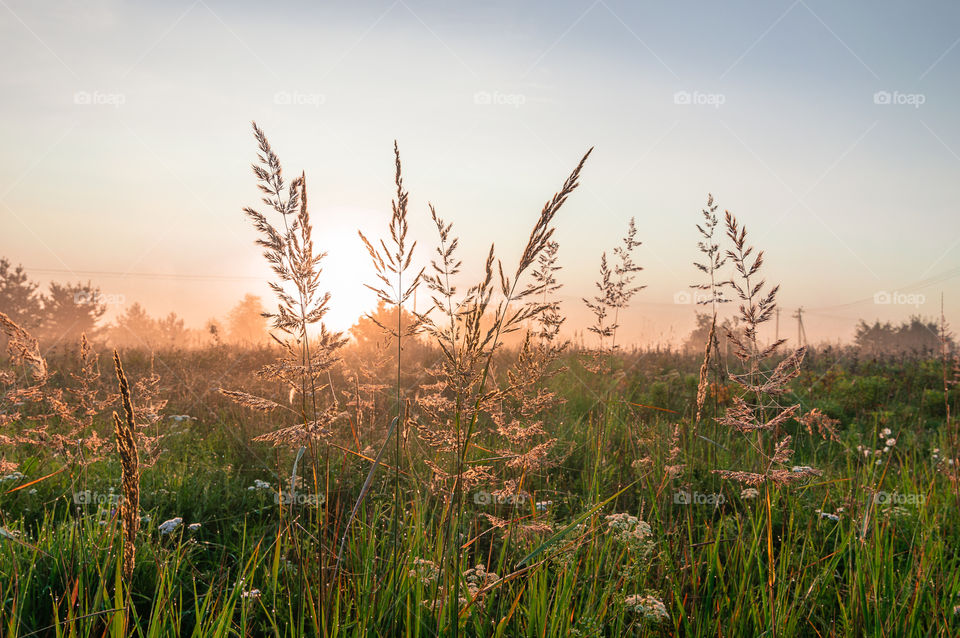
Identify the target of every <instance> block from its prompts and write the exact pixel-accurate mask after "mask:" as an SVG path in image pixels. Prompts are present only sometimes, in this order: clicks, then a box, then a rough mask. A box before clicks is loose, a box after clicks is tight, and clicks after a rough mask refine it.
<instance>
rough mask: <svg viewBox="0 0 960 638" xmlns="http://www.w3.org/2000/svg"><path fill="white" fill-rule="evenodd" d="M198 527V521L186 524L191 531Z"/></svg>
mask: <svg viewBox="0 0 960 638" xmlns="http://www.w3.org/2000/svg"><path fill="white" fill-rule="evenodd" d="M200 527H201V525H200V523H190V524H189V525H187V529H188V530H190V531H191V532H195V531H197V530H198V529H200Z"/></svg>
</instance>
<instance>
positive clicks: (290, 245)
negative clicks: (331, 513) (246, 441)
mask: <svg viewBox="0 0 960 638" xmlns="http://www.w3.org/2000/svg"><path fill="white" fill-rule="evenodd" d="M253 134H254V137H255V139H256V140H257V146H258V148H259V154H258V156H257V157H258V160H259V163H258V164H254V165H253V167H252V168H253V172H254V175H255V176H256V177H257V181H258V184H257V186H258V187H259V188H260V190H261V191H262V192H263V193H264V197H263V198H262V201H263V203H264V204H265V205H267V206H268V207H269V208H271V209H273V211H274V212H275V213H277V214H278V215H279V218H280V221H281V222H282V225H281V224H278V225H274V224H272V223H271V222H270V221H269V220H268V219H267V218H266V216H264V215H263V214H261V213H260V212H258V211H257V210H255V209H253V208H249V207H248V208H244V212H245V213H246V215H247V217H249V218H250V220H251V221H252V222H253V225H254V228H256V229H257V231H259V232H260V235H261V237H260V238H259V239H257V241H256V243H257V245H259V246H260V247H261V248H263V256H264V258H265V259H266V260H267V263H268V264H269V265H270V267H271V269H272V270H273V272H274V274H275V275H276V277H277V280H276V281H271V282H270V283H269V285H270V289H271V290H272V291H273V292H274V294H275V296H276V298H277V302H278V303H277V307H276V310H275V311H273V312H266V313H264V317H265V318H267V319H269V320H270V323H271V326H272V327H273V328H274V329H275V330H277V331H278V332H279V336H278V335H272V336H273V338H274V340H275V341H276V342H277V343H278V344H279V345H280V347H281V348H282V353H283V354H282V356H281V358H280V359H279V360H278V361H277V362H276V363H272V364H269V365H266V366H264V367H263V368H262V369H261V370H260V371H259V373H258V376H260V377H261V378H265V379H268V380H274V381H279V382H281V383H282V384H283V385H284V386H286V388H287V390H291V391H294V392H295V393H298V394H297V395H298V396H299V397H300V399H301V405H300V410H299V414H300V416H301V423H299V424H297V425H294V426H291V427H287V428H283V429H282V430H278V431H277V432H272V433H267V434H264V435H261V436H259V437H256V440H262V441H268V442H270V443H273V444H274V445H281V444H298V445H299V444H307V445H312V444H313V443H315V442H318V441H320V440H322V439H324V438H326V436H327V435H328V434H329V431H330V430H329V427H328V426H330V425H331V424H332V422H333V420H334V419H335V418H337V417H338V416H339V414H340V412H339V410H338V409H337V398H336V394H335V393H334V392H333V389H332V388H331V389H330V395H331V397H332V405H329V406H324V405H322V401H321V399H320V397H319V392H320V391H322V390H323V389H324V388H325V387H326V384H324V383H323V381H322V377H323V376H325V375H327V374H328V372H329V370H330V369H331V368H332V367H333V366H334V365H335V364H336V363H337V361H339V354H338V351H339V349H340V348H341V347H342V346H343V344H344V343H345V342H346V340H345V339H344V338H343V335H342V334H341V333H338V332H330V331H328V330H327V328H326V325H324V323H323V318H324V316H325V315H326V313H327V307H328V304H329V302H330V293H328V292H324V293H321V292H320V274H321V273H322V270H323V269H322V262H323V258H324V257H326V253H325V252H318V251H317V250H316V248H315V246H314V243H313V226H312V224H311V220H310V212H309V209H308V208H307V180H306V175H304V174H301V175H300V176H299V177H297V178H296V179H294V180H293V181H292V182H291V183H290V184H289V185H287V184H286V182H285V180H284V178H283V169H282V167H281V165H280V159H279V158H278V157H277V155H276V153H274V151H273V149H272V148H271V146H270V143H269V141H268V140H267V137H266V135H265V134H264V132H263V131H262V130H261V129H260V127H258V126H257V124H256V123H255V122H254V123H253ZM318 324H319V329H318V333H319V334H315V335H313V336H312V337H311V335H310V333H309V331H310V329H311V327H312V326H316V325H318ZM221 392H222V393H223V394H224V395H225V396H228V397H230V398H232V399H234V400H235V401H237V402H239V403H240V404H241V405H245V406H246V407H250V408H253V409H256V410H261V411H266V410H269V409H273V408H274V407H275V406H277V405H278V404H277V402H275V401H271V400H270V399H266V398H262V397H256V396H253V395H250V394H247V393H245V392H239V391H233V390H227V391H224V390H222V389H221Z"/></svg>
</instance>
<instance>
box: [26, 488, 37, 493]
mask: <svg viewBox="0 0 960 638" xmlns="http://www.w3.org/2000/svg"><path fill="white" fill-rule="evenodd" d="M36 493H37V488H35V487H32V488H30V491H29V492H27V494H31V495H32V494H36Z"/></svg>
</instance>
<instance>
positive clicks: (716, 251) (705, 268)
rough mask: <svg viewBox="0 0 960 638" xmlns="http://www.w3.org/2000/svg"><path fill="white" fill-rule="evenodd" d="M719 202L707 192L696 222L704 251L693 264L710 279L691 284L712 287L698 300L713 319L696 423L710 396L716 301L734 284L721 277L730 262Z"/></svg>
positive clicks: (699, 392) (698, 390) (702, 369)
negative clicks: (719, 234)
mask: <svg viewBox="0 0 960 638" xmlns="http://www.w3.org/2000/svg"><path fill="white" fill-rule="evenodd" d="M717 208H718V205H717V204H716V203H715V202H714V200H713V195H712V194H710V193H708V194H707V207H706V208H704V209H703V210H702V211H700V212H701V213H702V215H703V225H702V226H701V225H700V224H697V231H698V232H699V233H700V236H701V240H700V241H699V242H697V248H698V249H699V250H700V252H701V253H703V256H704V261H705V262H706V263H701V262H698V261H695V262H693V265H694V266H695V267H696V268H697V270H699V271H700V272H702V273H704V274H705V275H707V276H708V277H709V281H706V282H704V283H699V284H693V285H691V286H690V287H691V288H693V289H694V290H703V291H709V295H708V296H707V297H705V298H698V299H697V300H696V302H697V304H700V305H707V304H709V305H710V309H711V315H712V318H711V321H710V333H709V335H708V336H707V343H706V344H705V346H704V351H703V364H702V365H701V366H700V381H699V383H698V384H697V415H696V420H695V424H696V423H700V419H701V418H702V416H703V405H704V402H705V401H706V397H707V388H708V386H709V381H708V374H709V370H710V358H711V353H712V351H714V350H715V349H716V348H717V347H718V346H719V342H718V341H717V305H718V304H721V303H726V302H728V301H730V300H729V299H727V298H726V297H725V296H724V294H723V289H724V287H725V286H729V285H731V282H730V281H729V280H720V281H718V279H717V277H718V276H719V273H720V270H721V269H722V268H723V266H724V265H725V264H726V262H727V256H725V255H724V254H723V252H722V251H721V250H720V245H719V244H718V243H717V242H716V239H715V237H716V230H717V227H718V226H719V225H720V219H719V217H718V216H717Z"/></svg>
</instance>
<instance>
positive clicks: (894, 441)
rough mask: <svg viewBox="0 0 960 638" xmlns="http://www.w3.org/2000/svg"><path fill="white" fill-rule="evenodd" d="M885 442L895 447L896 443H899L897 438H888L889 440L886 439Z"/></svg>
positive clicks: (888, 445)
mask: <svg viewBox="0 0 960 638" xmlns="http://www.w3.org/2000/svg"><path fill="white" fill-rule="evenodd" d="M885 443H886V446H887V447H893V446H894V445H896V444H897V440H896V439H887V440H886V441H885Z"/></svg>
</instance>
